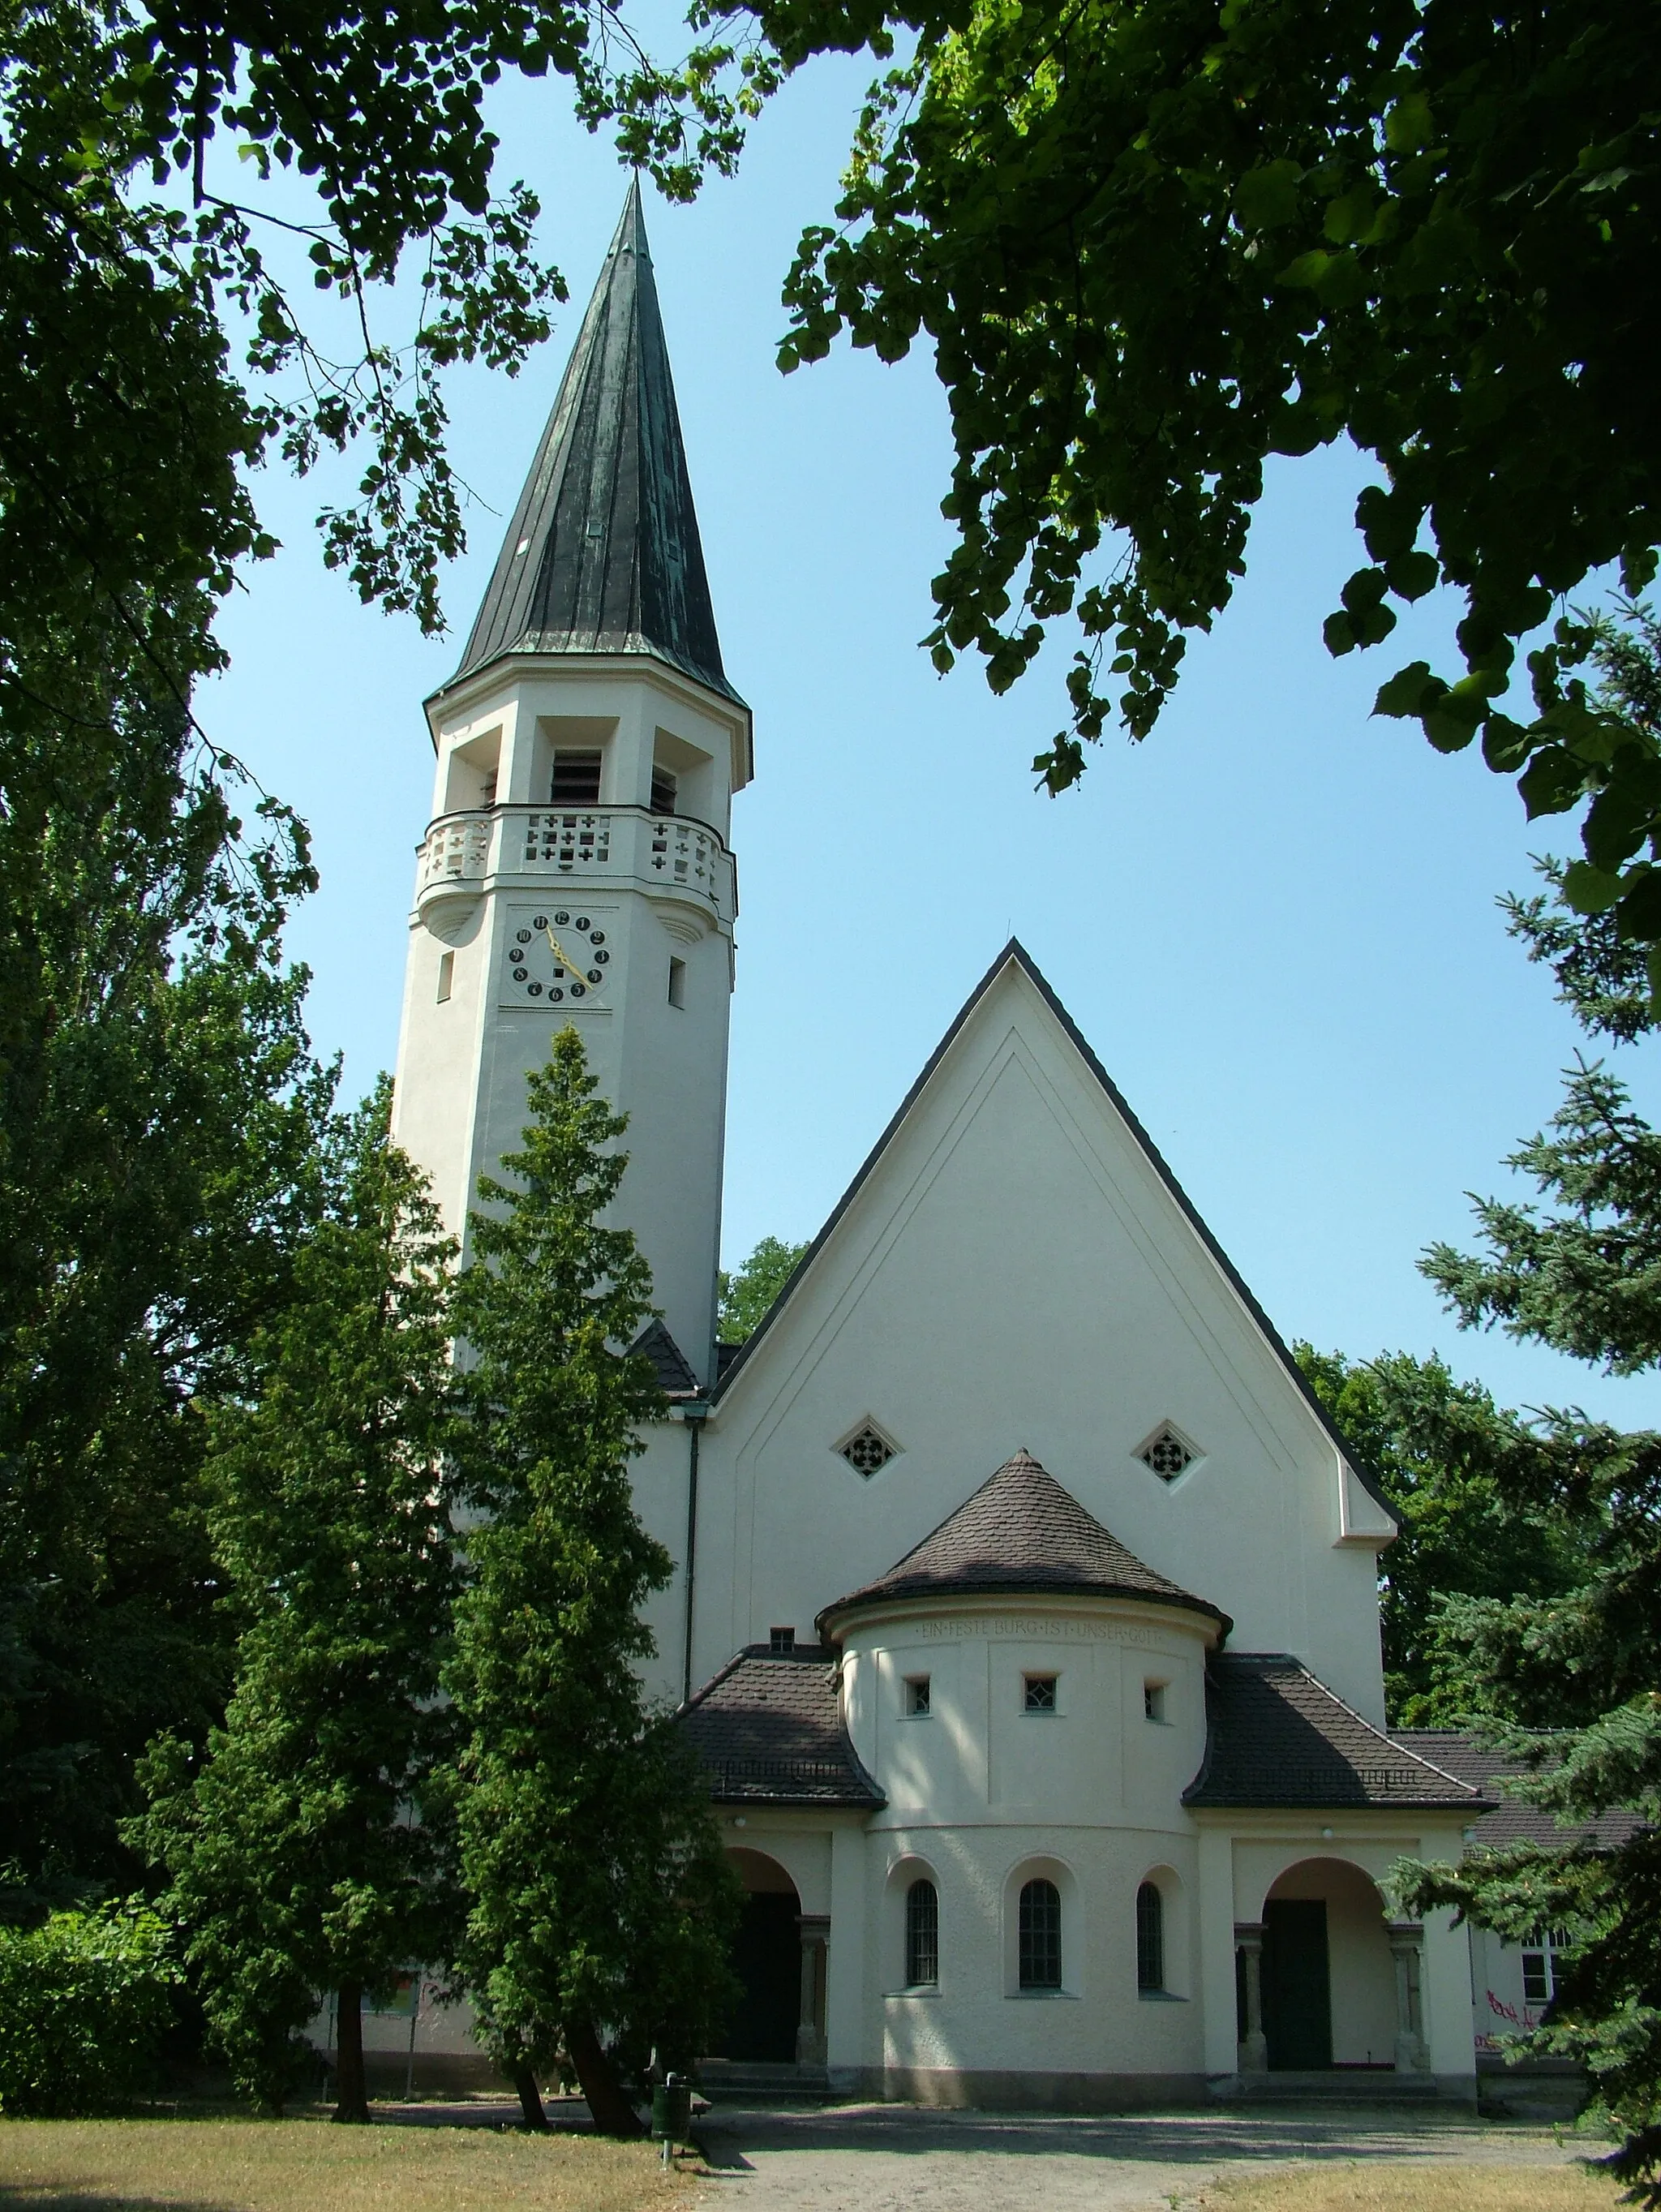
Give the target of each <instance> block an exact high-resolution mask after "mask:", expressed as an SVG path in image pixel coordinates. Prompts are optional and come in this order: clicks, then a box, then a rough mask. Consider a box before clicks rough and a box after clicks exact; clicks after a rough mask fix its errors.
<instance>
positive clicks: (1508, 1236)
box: [1404, 629, 1661, 2207]
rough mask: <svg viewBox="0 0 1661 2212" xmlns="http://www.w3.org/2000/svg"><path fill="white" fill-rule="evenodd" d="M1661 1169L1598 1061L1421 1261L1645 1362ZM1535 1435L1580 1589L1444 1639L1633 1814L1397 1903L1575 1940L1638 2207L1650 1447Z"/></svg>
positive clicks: (1519, 906)
mask: <svg viewBox="0 0 1661 2212" xmlns="http://www.w3.org/2000/svg"><path fill="white" fill-rule="evenodd" d="M1656 643H1657V641H1656V639H1655V636H1654V633H1653V631H1652V630H1651V631H1650V632H1648V633H1647V642H1646V635H1645V633H1642V632H1639V633H1636V634H1634V631H1633V630H1632V629H1627V630H1626V631H1624V632H1622V631H1620V630H1618V629H1605V630H1604V631H1603V634H1602V635H1601V637H1600V639H1599V641H1598V668H1599V672H1600V674H1601V676H1602V678H1603V686H1604V701H1605V703H1606V705H1607V706H1608V707H1609V708H1610V709H1611V710H1612V711H1620V710H1621V709H1622V708H1624V707H1625V706H1627V705H1628V702H1632V703H1633V704H1634V705H1636V706H1638V707H1640V708H1641V705H1642V702H1643V700H1644V698H1645V697H1646V696H1647V697H1650V698H1652V697H1653V696H1654V687H1655V685H1656V683H1657V679H1658V661H1657V657H1656V654H1655V650H1654V648H1655V646H1656ZM1546 873H1547V876H1548V879H1549V883H1550V884H1551V886H1552V890H1551V894H1550V895H1549V896H1544V897H1537V898H1534V899H1531V900H1527V901H1521V900H1514V901H1512V902H1510V905H1511V917H1512V929H1513V931H1514V932H1515V933H1516V934H1517V935H1518V936H1519V938H1521V939H1523V941H1524V942H1525V943H1526V944H1527V945H1528V946H1529V949H1530V951H1531V956H1532V957H1534V958H1536V959H1538V960H1542V961H1544V962H1545V963H1548V964H1549V966H1550V967H1551V968H1552V969H1553V970H1554V972H1555V975H1556V978H1557V982H1558V988H1559V992H1560V994H1561V997H1562V998H1563V999H1564V1000H1566V1002H1567V1004H1568V1005H1569V1006H1571V1007H1572V1008H1573V1011H1574V1012H1575V1014H1576V1016H1577V1018H1579V1022H1580V1024H1581V1025H1582V1027H1583V1028H1585V1030H1587V1031H1588V1033H1589V1034H1590V1035H1591V1036H1594V1037H1600V1038H1603V1039H1605V1040H1608V1041H1609V1042H1612V1043H1614V1044H1615V1045H1616V1047H1617V1048H1619V1047H1621V1046H1622V1044H1626V1045H1628V1046H1630V1044H1632V1043H1633V1042H1637V1041H1639V1040H1640V1039H1642V1038H1643V1037H1645V1036H1646V1035H1648V1034H1649V1033H1650V1032H1651V1031H1652V1029H1653V1027H1654V1025H1655V1023H1656V1020H1657V1015H1656V1012H1655V1011H1654V1007H1653V1004H1652V997H1651V993H1650V989H1649V978H1648V973H1647V963H1646V959H1645V957H1644V954H1643V951H1642V949H1641V947H1640V946H1638V945H1634V942H1633V941H1632V939H1631V938H1630V937H1629V936H1628V935H1627V934H1626V933H1624V932H1623V931H1622V927H1621V922H1620V918H1619V916H1618V915H1616V916H1610V915H1603V916H1601V917H1596V918H1593V919H1591V920H1590V921H1588V920H1586V919H1585V918H1584V917H1581V916H1578V915H1575V914H1573V912H1572V911H1571V910H1570V909H1569V908H1567V905H1566V904H1565V903H1564V902H1563V900H1562V898H1561V895H1560V891H1559V886H1560V885H1561V881H1562V878H1561V872H1560V871H1558V870H1556V869H1555V868H1548V869H1547V870H1546ZM1658 1159H1661V1152H1658V1139H1657V1137H1656V1134H1655V1132H1654V1131H1653V1130H1652V1128H1651V1127H1649V1125H1648V1124H1647V1123H1646V1121H1644V1120H1643V1119H1642V1117H1641V1116H1640V1115H1638V1114H1637V1113H1635V1112H1634V1110H1633V1109H1632V1106H1631V1104H1630V1101H1629V1098H1628V1093H1627V1091H1626V1089H1625V1086H1624V1085H1622V1084H1620V1083H1619V1082H1618V1081H1617V1080H1616V1079H1615V1078H1614V1077H1613V1076H1612V1075H1610V1074H1609V1073H1608V1071H1607V1070H1606V1069H1605V1068H1604V1067H1603V1066H1602V1065H1601V1064H1600V1063H1598V1062H1595V1061H1587V1060H1584V1059H1583V1060H1580V1062H1579V1064H1578V1065H1577V1066H1575V1067H1574V1068H1573V1069H1572V1070H1571V1071H1570V1072H1569V1074H1568V1078H1567V1091H1566V1096H1565V1099H1564V1103H1563V1106H1562V1107H1561V1109H1560V1111H1559V1113H1558V1115H1557V1116H1556V1117H1555V1121H1554V1122H1553V1124H1552V1126H1551V1127H1550V1128H1549V1130H1548V1131H1545V1132H1543V1133H1538V1134H1537V1135H1536V1136H1535V1137H1533V1138H1532V1139H1531V1140H1530V1141H1529V1143H1528V1144H1526V1145H1525V1146H1523V1147H1522V1148H1521V1150H1520V1151H1519V1152H1518V1153H1517V1154H1516V1155H1515V1156H1514V1158H1513V1162H1512V1164H1514V1165H1516V1166H1518V1167H1519V1168H1521V1169H1522V1170H1524V1171H1525V1173H1526V1174H1527V1175H1528V1176H1530V1177H1531V1179H1532V1180H1533V1182H1534V1183H1535V1185H1536V1188H1537V1192H1538V1193H1539V1197H1540V1203H1538V1204H1534V1205H1527V1204H1525V1205H1516V1204H1513V1203H1510V1202H1505V1203H1501V1202H1498V1201H1494V1200H1489V1201H1488V1202H1487V1203H1485V1204H1483V1205H1482V1206H1479V1207H1478V1208H1477V1219H1478V1224H1479V1227H1480V1229H1481V1232H1482V1249H1480V1250H1479V1251H1477V1252H1476V1253H1475V1254H1470V1255H1466V1254H1462V1253H1460V1252H1458V1251H1457V1250H1455V1249H1453V1248H1452V1247H1451V1246H1448V1245H1439V1246H1437V1247H1435V1248H1434V1249H1433V1250H1432V1251H1431V1252H1430V1253H1429V1254H1428V1255H1427V1257H1426V1260H1425V1262H1424V1266H1425V1270H1426V1273H1428V1275H1429V1277H1430V1279H1431V1280H1432V1281H1433V1282H1434V1283H1435V1284H1436V1285H1437V1286H1438V1288H1439V1289H1440V1291H1442V1292H1443V1295H1444V1296H1445V1297H1446V1299H1447V1301H1448V1303H1449V1304H1451V1305H1452V1307H1453V1309H1454V1310H1455V1311H1456V1313H1458V1316H1459V1318H1460V1320H1461V1322H1463V1323H1464V1325H1465V1326H1467V1327H1481V1326H1494V1325H1498V1326H1500V1327H1501V1328H1505V1329H1506V1330H1507V1331H1508V1332H1509V1333H1510V1334H1513V1335H1516V1336H1518V1337H1520V1338H1524V1339H1526V1340H1530V1341H1532V1342H1535V1343H1540V1344H1545V1345H1549V1346H1551V1347H1553V1348H1554V1349H1555V1350H1557V1351H1561V1352H1568V1353H1570V1354H1572V1355H1573V1357H1575V1358H1581V1359H1586V1360H1590V1361H1593V1362H1595V1363H1597V1364H1599V1365H1601V1366H1603V1368H1605V1369H1606V1370H1609V1371H1611V1372H1615V1373H1622V1374H1636V1373H1640V1372H1643V1371H1646V1370H1650V1369H1652V1368H1653V1367H1654V1366H1655V1365H1656V1364H1657V1361H1658V1357H1661V1320H1658V1313H1657V1303H1658V1299H1661V1273H1658V1271H1657V1270H1656V1268H1655V1267H1654V1265H1653V1260H1652V1255H1654V1254H1655V1253H1656V1251H1657V1250H1658V1249H1661V1248H1658V1236H1661V1220H1658V1212H1657V1204H1658V1197H1661V1182H1658V1180H1657V1177H1656V1174H1655V1164H1656V1162H1657V1161H1658ZM1538 1428H1539V1433H1540V1435H1541V1437H1542V1440H1543V1449H1541V1450H1540V1451H1539V1452H1538V1453H1537V1455H1533V1456H1532V1457H1528V1456H1524V1457H1522V1458H1519V1459H1518V1460H1517V1461H1515V1462H1512V1465H1511V1466H1510V1467H1509V1468H1507V1469H1506V1474H1505V1479H1504V1492H1505V1497H1506V1503H1507V1504H1508V1505H1509V1507H1510V1509H1511V1510H1512V1513H1513V1514H1515V1515H1518V1516H1523V1517H1525V1518H1526V1517H1535V1518H1539V1519H1544V1520H1548V1521H1549V1520H1551V1519H1555V1518H1558V1517H1560V1516H1561V1517H1566V1518H1567V1520H1569V1521H1570V1522H1572V1523H1573V1525H1574V1526H1575V1527H1577V1528H1579V1529H1581V1530H1585V1531H1590V1532H1591V1534H1590V1541H1588V1542H1587V1545H1586V1552H1585V1565H1584V1567H1583V1569H1582V1571H1581V1572H1580V1574H1579V1576H1578V1577H1576V1579H1575V1582H1574V1583H1573V1586H1572V1587H1570V1588H1569V1589H1565V1590H1561V1591H1555V1592H1552V1591H1548V1592H1543V1593H1527V1592H1525V1593H1524V1594H1521V1595H1517V1596H1514V1597H1510V1598H1505V1597H1500V1596H1498V1595H1468V1596H1463V1597H1454V1598H1451V1599H1449V1600H1448V1601H1446V1603H1445V1604H1444V1606H1443V1608H1442V1626H1441V1633H1442V1638H1443V1641H1444V1644H1445V1646H1446V1648H1447V1649H1448V1650H1450V1651H1453V1650H1459V1651H1462V1655H1463V1656H1462V1657H1461V1658H1460V1660H1459V1670H1460V1675H1461V1679H1462V1680H1463V1683H1464V1686H1465V1690H1466V1693H1467V1703H1468V1705H1470V1708H1471V1709H1473V1710H1474V1711H1476V1712H1478V1713H1479V1714H1481V1715H1482V1716H1483V1717H1485V1718H1486V1719H1487V1721H1488V1725H1489V1727H1490V1728H1491V1729H1493V1730H1494V1732H1496V1733H1497V1734H1498V1735H1499V1737H1500V1741H1503V1742H1505V1743H1506V1744H1507V1745H1508V1746H1509V1747H1511V1748H1512V1749H1513V1750H1514V1751H1515V1752H1516V1753H1517V1755H1518V1756H1519V1759H1521V1760H1522V1761H1524V1762H1525V1765H1527V1766H1528V1767H1529V1768H1530V1769H1531V1770H1532V1771H1531V1774H1530V1777H1529V1779H1528V1781H1527V1783H1526V1784H1525V1788H1526V1794H1527V1795H1528V1796H1530V1797H1531V1799H1533V1800H1534V1801H1535V1802H1537V1803H1540V1804H1543V1805H1546V1806H1549V1807H1550V1808H1552V1809H1553V1810H1555V1812H1557V1813H1559V1814H1561V1815H1562V1816H1563V1817H1564V1818H1565V1820H1567V1821H1569V1822H1585V1821H1588V1820H1593V1819H1595V1818H1596V1817H1597V1815H1598V1814H1601V1813H1603V1812H1605V1811H1607V1810H1609V1809H1610V1808H1623V1809H1627V1810H1630V1811H1634V1812H1636V1813H1637V1814H1640V1816H1641V1818H1642V1820H1643V1822H1644V1823H1646V1825H1643V1826H1639V1827H1638V1828H1637V1829H1636V1831H1635V1832H1632V1833H1630V1834H1628V1835H1627V1836H1626V1838H1625V1839H1624V1840H1615V1841H1613V1842H1610V1841H1608V1840H1606V1841H1605V1843H1604V1844H1603V1846H1602V1847H1601V1848H1595V1847H1593V1846H1592V1845H1591V1844H1589V1843H1587V1842H1585V1841H1582V1840H1578V1839H1577V1838H1575V1837H1573V1836H1572V1835H1567V1834H1566V1835H1565V1838H1564V1839H1563V1842H1562V1843H1561V1844H1560V1845H1555V1846H1554V1845H1548V1846H1540V1847H1529V1846H1518V1847H1515V1848H1513V1849H1511V1850H1505V1851H1497V1852H1493V1853H1487V1854H1482V1855H1481V1856H1478V1857H1472V1858H1469V1859H1467V1860H1466V1862H1465V1863H1464V1865H1463V1866H1462V1867H1459V1868H1458V1869H1455V1868H1449V1867H1432V1868H1429V1869H1417V1870H1416V1873H1415V1874H1413V1875H1412V1876H1411V1878H1410V1879H1409V1881H1407V1883H1406V1885H1405V1888H1404V1896H1405V1899H1406V1901H1407V1903H1408V1905H1409V1908H1410V1909H1414V1910H1419V1909H1422V1908H1423V1907H1425V1906H1427V1905H1437V1904H1441V1905H1455V1906H1457V1907H1458V1909H1459V1910H1461V1911H1464V1912H1467V1913H1469V1914H1470V1915H1471V1916H1472V1917H1475V1918H1476V1919H1478V1920H1480V1921H1482V1923H1484V1924H1486V1925H1488V1926H1490V1927H1493V1928H1495V1929H1499V1930H1500V1933H1502V1934H1504V1935H1506V1936H1512V1937H1513V1938H1514V1937H1519V1936H1525V1935H1527V1934H1528V1933H1530V1932H1531V1930H1533V1929H1537V1928H1539V1927H1542V1926H1547V1927H1567V1928H1568V1929H1570V1930H1571V1931H1573V1934H1574V1936H1576V1938H1577V1939H1578V1946H1579V1948H1578V1949H1577V1950H1576V1952H1575V1953H1574V1954H1573V1956H1572V1957H1571V1959H1570V1960H1569V1962H1568V1964H1567V1967H1566V1970H1565V1972H1564V1973H1563V1975H1562V1977H1561V1979H1560V1981H1559V1982H1558V1984H1557V1993H1556V1996H1555V1998H1554V2001H1553V2002H1552V2004H1551V2006H1550V2007H1549V2009H1548V2011H1547V2013H1546V2015H1545V2017H1544V2020H1543V2023H1542V2025H1541V2027H1540V2028H1539V2029H1538V2030H1537V2032H1536V2033H1535V2034H1534V2035H1533V2036H1531V2038H1530V2039H1529V2045H1530V2047H1531V2048H1532V2049H1534V2050H1537V2051H1551V2052H1556V2053H1560V2054H1564V2055H1567V2056H1570V2057H1575V2058H1577V2059H1579V2060H1582V2061H1583V2062H1584V2063H1585V2064H1586V2065H1587V2066H1588V2067H1589V2068H1590V2069H1591V2075H1592V2077H1593V2080H1594V2081H1595V2083H1596V2084H1597V2089H1598V2091H1599V2093H1600V2094H1601V2096H1602V2097H1603V2100H1605V2102H1606V2103H1607V2105H1608V2106H1609V2111H1610V2112H1611V2113H1612V2114H1613V2116H1614V2118H1615V2119H1616V2124H1618V2125H1619V2127H1620V2128H1621V2129H1622V2131H1623V2134H1624V2137H1625V2141H1624V2143H1623V2146H1622V2150H1621V2151H1620V2153H1619V2154H1617V2156H1616V2159H1615V2160H1614V2161H1613V2166H1614V2171H1615V2172H1616V2173H1617V2174H1618V2175H1619V2176H1620V2178H1622V2179H1624V2180H1626V2181H1627V2182H1628V2183H1629V2184H1631V2185H1633V2186H1634V2190H1635V2191H1636V2193H1637V2198H1638V2201H1640V2202H1641V2203H1646V2204H1648V2205H1650V2206H1652V2207H1653V2206H1656V2205H1661V1636H1658V1627H1657V1624H1658V1622H1661V1437H1658V1436H1656V1435H1653V1434H1649V1433H1638V1434H1634V1435H1622V1434H1620V1433H1619V1432H1617V1431H1615V1430H1613V1429H1610V1428H1609V1427H1607V1426H1604V1425H1600V1424H1596V1423H1591V1422H1588V1421H1586V1420H1585V1419H1583V1418H1582V1417H1580V1416H1579V1415H1576V1414H1573V1413H1555V1414H1552V1415H1549V1416H1548V1417H1547V1418H1546V1419H1545V1420H1544V1421H1543V1422H1542V1423H1541V1424H1539V1425H1538Z"/></svg>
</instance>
